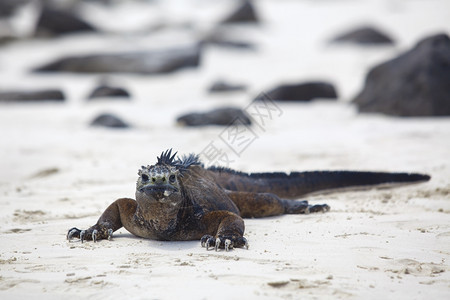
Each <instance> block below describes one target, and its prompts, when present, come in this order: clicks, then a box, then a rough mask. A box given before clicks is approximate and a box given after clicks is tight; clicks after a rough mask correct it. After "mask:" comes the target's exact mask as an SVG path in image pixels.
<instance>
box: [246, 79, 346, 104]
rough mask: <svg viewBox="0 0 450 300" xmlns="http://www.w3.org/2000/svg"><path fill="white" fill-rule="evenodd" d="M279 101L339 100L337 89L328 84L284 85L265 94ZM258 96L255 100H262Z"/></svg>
mask: <svg viewBox="0 0 450 300" xmlns="http://www.w3.org/2000/svg"><path fill="white" fill-rule="evenodd" d="M264 95H265V96H268V97H269V98H270V99H272V100H277V101H310V100H313V99H316V98H324V99H337V97H338V96H337V93H336V89H335V88H334V86H333V85H332V84H331V83H327V82H305V83H300V84H283V85H280V86H277V87H275V88H273V89H271V90H269V91H268V92H266V93H265V94H264ZM259 97H260V96H258V97H257V98H256V99H255V100H261V99H260V98H259Z"/></svg>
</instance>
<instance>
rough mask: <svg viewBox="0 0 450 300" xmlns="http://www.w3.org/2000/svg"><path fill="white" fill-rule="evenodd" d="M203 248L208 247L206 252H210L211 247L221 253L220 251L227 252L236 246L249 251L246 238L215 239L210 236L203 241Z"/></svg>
mask: <svg viewBox="0 0 450 300" xmlns="http://www.w3.org/2000/svg"><path fill="white" fill-rule="evenodd" d="M200 242H201V245H202V247H206V250H209V248H210V247H214V249H215V250H216V251H219V249H225V251H227V252H228V251H230V250H232V249H233V248H234V247H235V246H236V247H243V248H246V249H248V242H247V239H246V238H245V237H238V238H234V237H228V236H219V237H217V238H214V237H213V236H210V235H204V236H203V237H202V238H201V240H200Z"/></svg>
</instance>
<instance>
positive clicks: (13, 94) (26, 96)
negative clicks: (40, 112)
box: [0, 90, 65, 102]
mask: <svg viewBox="0 0 450 300" xmlns="http://www.w3.org/2000/svg"><path fill="white" fill-rule="evenodd" d="M64 100H65V97H64V94H63V93H62V92H61V91H59V90H42V91H26V92H22V91H9V92H0V102H36V101H64Z"/></svg>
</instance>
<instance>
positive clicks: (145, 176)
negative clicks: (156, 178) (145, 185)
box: [141, 174, 148, 182]
mask: <svg viewBox="0 0 450 300" xmlns="http://www.w3.org/2000/svg"><path fill="white" fill-rule="evenodd" d="M141 179H142V181H143V182H146V181H148V175H147V174H142V175H141Z"/></svg>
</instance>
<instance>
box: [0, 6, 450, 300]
mask: <svg viewBox="0 0 450 300" xmlns="http://www.w3.org/2000/svg"><path fill="white" fill-rule="evenodd" d="M192 2H193V3H194V4H195V5H196V6H194V8H195V7H197V9H199V8H200V7H201V6H202V5H206V8H205V11H208V12H209V13H208V14H206V13H203V14H202V13H200V12H198V11H197V12H194V8H193V7H192V6H187V5H186V8H185V9H184V8H183V9H182V8H180V7H178V6H176V4H177V3H176V2H174V1H170V2H169V1H168V3H167V4H160V5H159V6H157V8H158V9H159V12H160V13H163V14H164V15H165V16H170V17H169V18H168V22H178V23H180V22H184V21H196V20H197V23H196V24H197V26H198V27H201V28H202V30H206V29H207V28H208V26H211V21H212V20H214V19H217V18H220V16H222V15H224V13H223V12H222V10H221V9H222V7H225V4H227V3H226V2H220V3H219V4H217V6H214V5H212V4H208V1H192ZM258 3H259V4H260V6H259V8H260V13H261V14H262V16H263V17H264V19H265V20H266V23H265V24H264V25H263V26H261V27H260V28H247V29H246V30H245V35H244V37H245V38H249V39H252V40H254V41H255V42H257V45H258V47H259V51H256V52H241V51H236V50H224V49H218V48H208V49H207V50H206V51H205V55H204V57H203V61H202V67H201V69H197V70H186V71H182V72H178V73H175V74H173V75H167V76H161V77H145V76H134V75H133V76H132V75H116V76H111V77H110V78H111V79H112V81H113V82H116V83H118V84H120V85H123V86H125V87H127V88H128V89H129V91H130V92H131V93H132V94H133V100H132V101H131V102H127V101H123V102H120V101H119V102H113V101H111V102H108V101H104V102H98V103H86V102H85V101H84V98H85V97H86V96H87V95H88V94H89V93H90V91H91V89H92V88H93V87H94V86H95V84H96V82H97V80H98V79H99V78H100V76H95V75H89V76H84V75H67V74H66V75H33V74H29V73H28V72H27V70H29V69H30V68H31V67H32V66H36V65H38V64H41V63H42V62H45V61H49V60H51V59H52V58H53V57H55V56H59V55H62V54H65V53H77V52H88V51H89V50H91V49H94V50H95V49H97V50H98V49H101V48H108V49H111V48H112V49H120V48H123V49H125V48H126V49H133V48H141V49H142V48H147V47H152V48H153V47H157V46H159V45H168V44H173V43H174V42H173V39H174V37H176V40H177V42H181V43H188V42H191V41H193V40H194V38H193V37H192V34H191V33H190V32H189V31H183V32H181V33H180V32H177V31H171V32H170V34H169V35H168V37H165V36H164V35H163V34H157V35H156V36H154V37H152V36H150V37H148V38H147V39H143V38H140V39H137V38H136V40H135V39H132V38H126V37H112V36H109V37H105V38H101V39H98V38H97V37H95V36H74V37H67V38H64V39H61V40H60V41H55V42H54V43H53V44H52V43H50V42H48V41H44V40H41V41H26V42H21V43H15V44H11V45H10V46H8V47H3V48H0V82H1V85H0V87H2V88H6V87H8V88H12V87H18V88H33V87H61V88H63V89H64V91H65V92H66V94H67V96H68V98H69V100H68V102H67V103H66V104H35V105H1V106H0V136H1V137H2V138H1V140H2V142H1V147H0V155H1V160H0V197H1V198H0V205H1V210H0V249H1V252H0V298H1V299H23V298H25V297H27V298H34V299H36V298H42V299H53V298H54V299H61V298H62V297H64V298H98V299H108V298H114V299H124V298H125V297H127V298H131V299H161V298H162V299H180V298H184V299H237V298H240V299H251V298H267V299H273V298H286V299H305V298H306V299H309V298H311V299H312V298H333V299H336V298H354V299H380V298H389V299H425V298H427V299H448V298H449V297H450V267H449V263H448V261H449V259H450V217H449V214H450V202H449V200H450V196H449V193H450V159H449V157H450V119H449V118H407V119H406V118H391V117H385V116H377V115H358V114H357V113H356V112H355V109H354V107H352V106H350V105H348V104H346V102H348V101H349V100H350V99H351V97H352V96H353V95H354V94H355V93H356V92H357V91H358V90H359V89H360V88H361V84H362V82H363V80H364V74H365V73H366V71H367V70H368V68H369V67H370V66H371V65H373V64H375V63H377V62H380V61H383V60H385V59H387V58H390V57H392V56H394V55H396V54H397V53H400V52H401V51H403V50H405V49H408V48H409V47H411V46H412V45H414V43H415V42H416V41H418V40H419V39H420V38H422V37H423V36H424V35H426V34H430V33H435V32H442V31H445V32H447V33H448V32H450V23H449V22H448V20H449V19H450V13H449V12H450V3H449V2H448V1H446V0H440V1H438V0H435V1H258ZM128 9H130V10H131V9H132V8H128ZM123 11H126V10H123ZM115 13H118V12H117V11H115ZM152 13H155V12H154V11H153V12H152ZM211 16H213V17H214V18H213V17H211ZM139 18H142V16H140V17H139ZM177 18H178V19H177ZM116 19H118V18H116ZM118 20H120V19H118ZM140 20H141V19H140ZM123 21H124V22H129V20H128V19H126V18H124V20H123ZM365 23H372V24H375V25H379V26H380V27H381V28H383V29H385V30H386V31H387V32H388V33H391V34H392V35H393V36H394V38H396V40H397V41H398V45H397V46H395V47H384V48H377V49H364V48H362V49H361V48H358V47H354V46H329V45H327V44H326V40H327V39H329V38H330V37H332V36H333V35H334V34H336V33H338V32H341V31H343V30H346V29H348V28H351V27H352V26H356V25H360V24H365ZM131 27H132V26H131ZM111 28H113V26H111ZM131 29H134V28H131ZM122 43H126V45H125V46H124V45H122ZM219 77H221V78H225V79H230V80H231V81H234V82H243V83H246V84H248V85H249V86H250V91H249V92H247V93H246V94H232V95H228V96H209V95H208V94H207V93H206V89H207V87H209V85H210V84H211V82H212V81H214V80H216V79H218V78H219ZM307 79H324V80H331V81H332V82H334V83H335V84H336V85H337V86H338V89H339V93H340V95H341V97H340V101H339V102H338V103H330V102H320V101H319V102H315V103H312V104H280V108H281V110H282V115H281V116H274V117H273V119H272V120H271V121H270V122H268V124H267V125H266V126H264V131H263V130H261V129H260V128H254V130H255V132H256V133H257V134H258V138H257V139H256V140H255V141H254V142H253V143H252V144H251V145H250V146H249V147H248V148H247V149H246V150H245V151H244V152H243V154H242V155H241V157H236V156H234V157H233V153H232V152H231V151H229V150H227V148H226V146H224V145H223V144H220V140H219V138H218V136H219V135H220V133H221V132H222V131H223V130H224V129H223V128H216V127H209V128H204V129H182V128H179V127H176V126H175V124H174V120H175V118H176V116H177V115H178V114H180V113H182V112H185V111H187V110H190V109H198V110H205V109H207V108H210V107H215V106H218V105H221V104H235V105H239V106H241V107H245V106H246V105H247V104H248V103H249V100H250V99H251V98H252V97H253V96H254V95H256V94H257V93H259V92H260V91H261V90H263V89H266V88H268V87H271V86H273V85H275V84H277V83H279V82H282V81H292V82H299V81H302V80H307ZM103 111H111V112H115V113H117V114H119V115H120V116H122V117H123V118H124V119H125V120H127V121H129V122H130V123H131V124H132V125H133V126H134V128H133V129H130V130H108V129H92V128H89V127H88V126H87V124H88V123H89V122H90V120H91V119H92V118H93V117H94V116H95V115H96V114H97V113H99V112H103ZM211 141H213V142H215V143H217V144H218V145H221V146H222V147H223V149H224V150H226V151H227V153H228V154H229V155H230V157H232V158H233V159H234V160H235V162H234V163H233V164H232V165H231V167H233V168H236V169H240V170H244V171H249V172H252V171H291V170H317V169H321V170H325V169H332V170H337V169H348V170H377V171H406V172H422V173H427V174H430V175H431V176H432V180H431V181H430V182H428V183H424V184H419V185H410V186H405V187H401V188H396V189H389V190H387V189H384V190H369V191H358V192H345V193H340V194H329V195H321V196H319V195H318V196H314V197H310V198H309V199H310V200H311V201H312V202H313V203H328V204H329V205H330V206H331V208H332V210H331V211H330V212H329V213H326V214H311V215H307V216H304V215H289V216H282V217H273V218H267V219H252V220H246V237H247V238H248V240H249V242H250V248H249V249H248V250H243V249H236V250H234V251H232V252H229V253H225V252H214V251H209V252H207V251H206V250H205V249H204V248H201V247H200V244H199V242H197V241H193V242H158V241H151V240H144V239H140V238H136V237H134V236H132V235H131V234H129V233H128V232H127V231H126V230H124V229H122V230H119V231H118V232H117V233H116V235H115V238H114V239H113V241H111V242H110V241H101V242H99V243H96V244H94V243H90V242H88V243H84V244H81V243H79V242H72V243H69V242H67V241H66V240H65V235H66V232H67V229H69V228H71V227H73V226H76V227H80V228H86V227H88V226H90V225H92V224H94V223H95V222H96V220H97V218H98V216H99V215H100V214H101V213H102V212H103V210H104V209H105V208H106V207H107V206H108V205H109V203H111V202H112V201H114V200H115V199H116V198H118V197H133V195H134V187H135V180H136V176H137V175H136V173H137V170H138V168H139V167H140V166H141V165H143V164H152V163H154V162H155V159H156V155H158V154H159V153H160V152H161V151H162V150H165V149H167V148H171V147H172V148H174V149H176V150H178V151H179V152H180V153H189V152H201V151H202V150H203V149H204V147H206V146H207V145H208V143H209V142H211Z"/></svg>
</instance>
